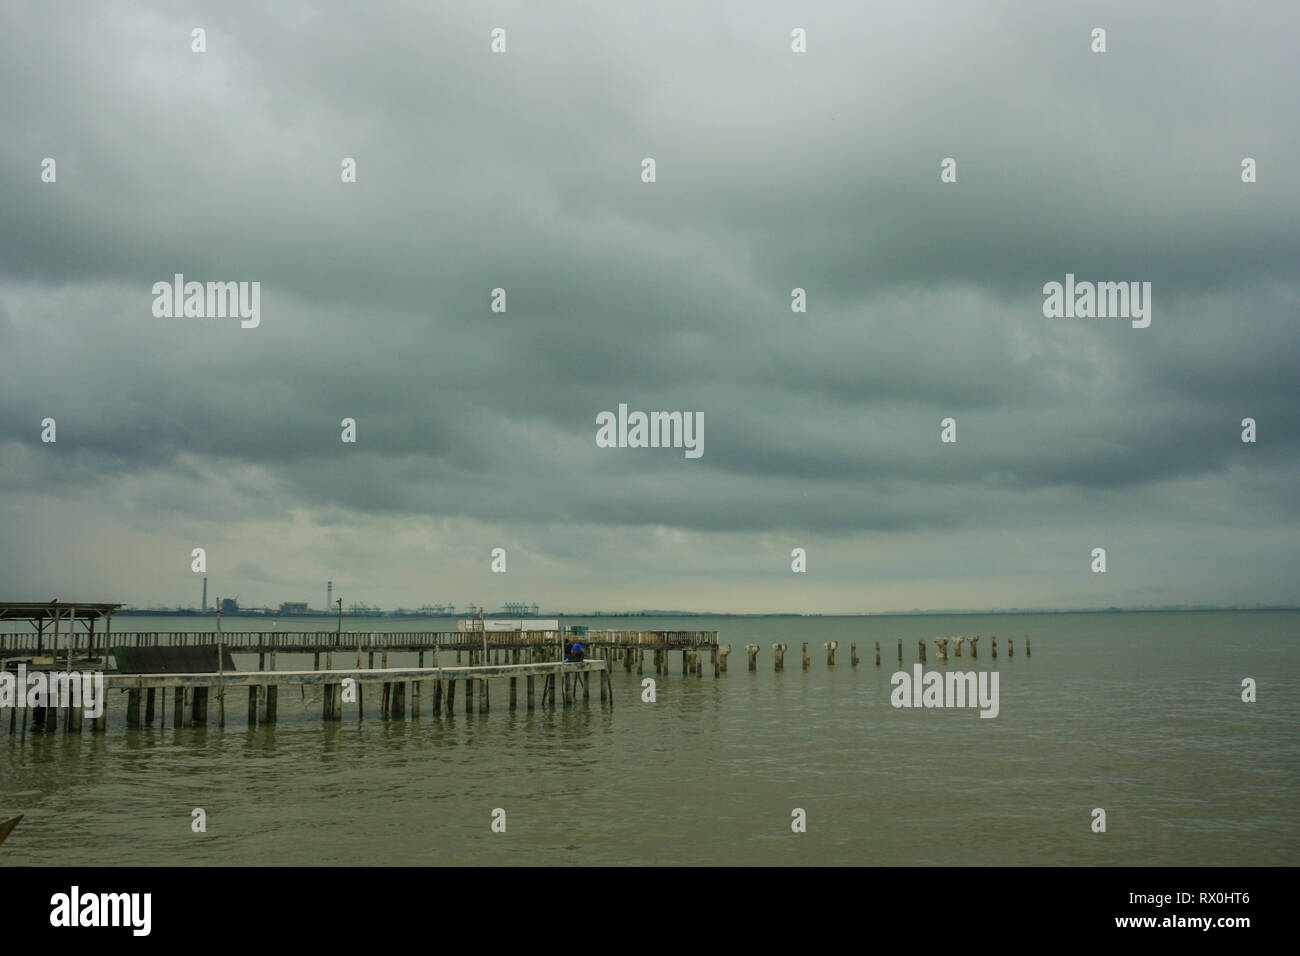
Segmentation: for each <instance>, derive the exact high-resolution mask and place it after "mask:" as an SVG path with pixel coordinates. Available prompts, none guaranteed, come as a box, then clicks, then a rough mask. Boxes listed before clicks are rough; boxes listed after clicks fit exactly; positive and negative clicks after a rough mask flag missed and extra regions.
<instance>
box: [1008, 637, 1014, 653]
mask: <svg viewBox="0 0 1300 956" xmlns="http://www.w3.org/2000/svg"><path fill="white" fill-rule="evenodd" d="M1015 656H1016V648H1015V645H1014V644H1012V643H1011V638H1009V637H1008V638H1007V657H1015Z"/></svg>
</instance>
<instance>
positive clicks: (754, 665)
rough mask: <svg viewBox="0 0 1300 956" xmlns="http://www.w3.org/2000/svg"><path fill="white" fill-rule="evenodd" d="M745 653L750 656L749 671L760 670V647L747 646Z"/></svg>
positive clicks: (754, 645) (755, 645)
mask: <svg viewBox="0 0 1300 956" xmlns="http://www.w3.org/2000/svg"><path fill="white" fill-rule="evenodd" d="M745 653H746V654H748V655H749V669H750V670H751V671H753V670H758V645H757V644H746V645H745Z"/></svg>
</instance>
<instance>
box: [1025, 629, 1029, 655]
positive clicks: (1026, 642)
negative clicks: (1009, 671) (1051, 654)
mask: <svg viewBox="0 0 1300 956" xmlns="http://www.w3.org/2000/svg"><path fill="white" fill-rule="evenodd" d="M1025 656H1026V657H1028V656H1029V635H1028V634H1026V635H1025Z"/></svg>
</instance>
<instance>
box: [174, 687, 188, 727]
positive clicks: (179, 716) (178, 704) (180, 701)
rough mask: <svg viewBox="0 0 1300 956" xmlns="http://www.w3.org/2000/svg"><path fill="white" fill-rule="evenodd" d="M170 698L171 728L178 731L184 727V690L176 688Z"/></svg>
mask: <svg viewBox="0 0 1300 956" xmlns="http://www.w3.org/2000/svg"><path fill="white" fill-rule="evenodd" d="M172 698H173V700H172V727H173V728H174V729H176V730H179V729H180V728H181V727H184V726H185V688H184V687H177V688H176V690H175V692H174V693H173V694H172Z"/></svg>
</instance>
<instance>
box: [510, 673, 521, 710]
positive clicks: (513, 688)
mask: <svg viewBox="0 0 1300 956" xmlns="http://www.w3.org/2000/svg"><path fill="white" fill-rule="evenodd" d="M518 707H519V678H518V677H512V678H510V709H511V710H512V711H514V710H517V709H518Z"/></svg>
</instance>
